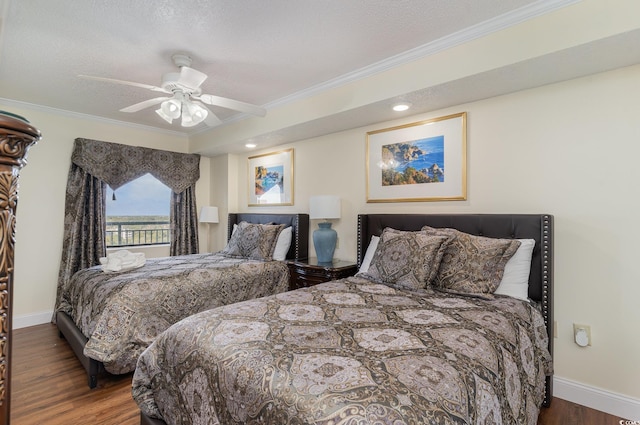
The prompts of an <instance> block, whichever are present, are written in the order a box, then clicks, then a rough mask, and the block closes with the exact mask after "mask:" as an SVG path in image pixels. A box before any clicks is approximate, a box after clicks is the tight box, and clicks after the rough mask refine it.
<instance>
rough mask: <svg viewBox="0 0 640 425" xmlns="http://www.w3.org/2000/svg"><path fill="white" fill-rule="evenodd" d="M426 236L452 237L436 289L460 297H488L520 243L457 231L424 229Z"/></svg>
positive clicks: (436, 279)
mask: <svg viewBox="0 0 640 425" xmlns="http://www.w3.org/2000/svg"><path fill="white" fill-rule="evenodd" d="M422 231H423V232H425V233H426V234H427V235H434V236H435V235H443V236H448V237H450V238H451V240H450V242H449V244H448V245H447V247H446V250H445V253H444V256H443V257H442V262H441V263H440V268H439V270H438V274H437V276H436V277H435V280H434V287H435V289H438V290H441V291H444V292H450V293H454V294H460V295H476V296H487V297H488V298H491V296H492V294H493V293H494V292H495V290H496V288H498V285H499V284H500V281H501V280H502V276H503V274H504V267H505V265H506V264H507V261H509V259H510V258H511V257H512V256H513V254H515V252H516V251H517V249H518V247H519V246H520V241H518V240H517V239H497V238H488V237H485V236H476V235H470V234H468V233H464V232H461V231H459V230H456V229H448V228H444V229H436V228H433V227H429V226H425V227H423V228H422Z"/></svg>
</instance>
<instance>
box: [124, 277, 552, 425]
mask: <svg viewBox="0 0 640 425" xmlns="http://www.w3.org/2000/svg"><path fill="white" fill-rule="evenodd" d="M547 342H548V340H547V333H546V329H545V326H544V321H543V318H542V315H541V314H540V313H539V311H538V310H537V309H536V308H535V307H533V306H532V305H530V304H528V303H527V302H525V301H521V300H517V299H515V298H510V297H506V296H497V297H496V299H494V300H483V299H478V298H471V297H462V296H452V295H450V294H444V293H441V292H435V291H433V290H421V291H419V292H408V291H407V290H401V289H396V288H392V287H390V286H384V285H380V284H375V283H373V282H370V281H368V280H365V279H362V278H359V277H351V278H346V279H342V280H338V281H334V282H328V283H323V284H320V285H316V286H313V287H310V288H304V289H299V290H296V291H290V292H285V293H282V294H278V295H274V296H270V297H266V298H262V299H256V300H250V301H245V302H242V303H239V304H234V305H228V306H225V307H221V308H216V309H213V310H209V311H206V312H203V313H200V314H197V315H194V316H191V317H189V318H186V319H185V320H182V321H180V322H179V323H177V324H175V325H174V326H172V327H171V328H169V330H167V331H166V332H165V333H163V334H162V335H160V337H158V339H157V340H156V341H155V342H154V343H153V344H152V345H151V346H150V347H149V348H148V349H147V350H146V351H145V352H144V353H143V354H142V356H141V357H140V359H139V361H138V366H137V369H136V371H135V373H134V378H133V397H134V399H135V400H136V402H137V403H138V405H139V407H140V409H141V410H142V411H143V412H144V413H145V414H147V415H149V416H151V417H156V418H163V419H164V421H165V422H167V424H170V425H176V424H224V425H230V424H279V425H285V424H324V425H329V424H331V425H338V424H362V425H364V424H393V425H400V424H416V425H417V424H489V423H490V424H531V425H535V424H536V422H537V417H538V414H539V409H540V406H541V404H542V401H543V398H544V381H545V375H546V374H548V373H551V368H552V363H551V356H550V355H549V352H548V350H547Z"/></svg>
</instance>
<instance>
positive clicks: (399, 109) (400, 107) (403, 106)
mask: <svg viewBox="0 0 640 425" xmlns="http://www.w3.org/2000/svg"><path fill="white" fill-rule="evenodd" d="M410 107H411V104H410V103H409V102H403V103H396V104H395V105H393V110H394V111H396V112H402V111H406V110H407V109H409V108H410Z"/></svg>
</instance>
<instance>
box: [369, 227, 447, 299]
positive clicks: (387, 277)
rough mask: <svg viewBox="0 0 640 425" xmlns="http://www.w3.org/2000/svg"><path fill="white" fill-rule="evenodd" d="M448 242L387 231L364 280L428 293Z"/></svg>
mask: <svg viewBox="0 0 640 425" xmlns="http://www.w3.org/2000/svg"><path fill="white" fill-rule="evenodd" d="M448 240H449V237H448V236H440V235H436V236H430V235H426V234H425V233H423V232H406V231H400V230H395V229H391V228H385V229H384V230H383V231H382V235H380V240H379V241H378V246H377V248H376V250H375V254H373V258H372V259H371V264H370V265H369V268H368V270H367V271H366V273H363V274H361V277H366V278H368V279H370V280H373V281H374V282H378V283H383V284H390V285H395V286H398V287H401V288H406V289H410V290H416V289H424V288H425V287H426V286H427V285H428V284H429V282H430V281H431V280H432V279H433V278H434V277H435V275H436V273H437V271H438V265H439V264H440V261H441V260H442V256H443V254H444V252H445V248H446V243H447V242H448Z"/></svg>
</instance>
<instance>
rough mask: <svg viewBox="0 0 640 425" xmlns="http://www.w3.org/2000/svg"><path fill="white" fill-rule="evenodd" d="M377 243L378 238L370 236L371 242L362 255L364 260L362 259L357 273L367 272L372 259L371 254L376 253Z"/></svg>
mask: <svg viewBox="0 0 640 425" xmlns="http://www.w3.org/2000/svg"><path fill="white" fill-rule="evenodd" d="M379 241H380V236H371V241H370V242H369V246H368V247H367V251H366V252H365V253H364V258H363V259H362V264H360V268H359V269H358V273H366V272H367V270H369V265H371V260H372V259H373V254H375V252H376V248H377V247H378V242H379Z"/></svg>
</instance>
